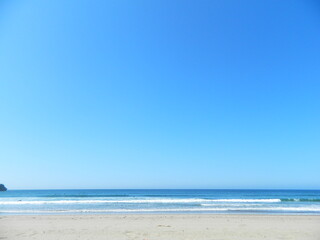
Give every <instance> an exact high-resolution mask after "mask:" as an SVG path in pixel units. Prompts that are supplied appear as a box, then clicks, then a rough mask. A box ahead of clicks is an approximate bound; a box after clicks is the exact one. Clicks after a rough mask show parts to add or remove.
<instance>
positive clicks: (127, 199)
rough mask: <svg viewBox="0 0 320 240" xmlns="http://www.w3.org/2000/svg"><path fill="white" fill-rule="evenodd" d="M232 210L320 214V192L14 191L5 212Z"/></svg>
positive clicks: (3, 202) (4, 201)
mask: <svg viewBox="0 0 320 240" xmlns="http://www.w3.org/2000/svg"><path fill="white" fill-rule="evenodd" d="M71 213H75V214H80V213H82V214H86V213H88V214H89V213H90V214H91V213H224V214H226V213H230V214H235V213H236V214H248V213H249V214H255V213H256V214H312V215H313V214H316V215H320V190H204V189H201V190H200V189H198V190H194V189H187V190H182V189H180V190H151V189H148V190H142V189H141V190H9V191H7V192H0V214H2V215H8V214H71Z"/></svg>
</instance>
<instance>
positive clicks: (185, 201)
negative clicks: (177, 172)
mask: <svg viewBox="0 0 320 240" xmlns="http://www.w3.org/2000/svg"><path fill="white" fill-rule="evenodd" d="M202 202H225V203H228V202H234V203H243V202H245V203H275V202H281V200H280V199H140V200H138V199H131V200H51V201H24V200H19V201H0V205H23V204H35V205H40V204H94V203H202Z"/></svg>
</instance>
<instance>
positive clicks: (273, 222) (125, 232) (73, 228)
mask: <svg viewBox="0 0 320 240" xmlns="http://www.w3.org/2000/svg"><path fill="white" fill-rule="evenodd" d="M0 239H8V240H15V239H39V240H40V239H41V240H49V239H50V240H58V239H64V240H75V239H78V240H85V239H93V240H100V239H104V240H106V239H110V240H111V239H112V240H122V239H141V240H157V239H163V240H175V239H179V240H180V239H183V240H188V239H190V240H191V239H192V240H198V239H199V240H200V239H201V240H206V239H210V240H213V239H216V240H223V239H230V240H231V239H232V240H239V239H243V240H249V239H255V240H257V239H297V240H298V239H299V240H308V239H313V240H320V216H283V215H281V216H277V215H211V214H201V215H200V214H199V215H191V214H190V215H189V214H185V215H182V214H179V215H178V214H177V215H164V214H163V215H160V214H159V215H133V214H132V215H42V216H34V215H33V216H30V215H29V216H1V217H0Z"/></svg>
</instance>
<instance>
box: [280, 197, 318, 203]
mask: <svg viewBox="0 0 320 240" xmlns="http://www.w3.org/2000/svg"><path fill="white" fill-rule="evenodd" d="M281 202H320V199H319V198H282V199H281Z"/></svg>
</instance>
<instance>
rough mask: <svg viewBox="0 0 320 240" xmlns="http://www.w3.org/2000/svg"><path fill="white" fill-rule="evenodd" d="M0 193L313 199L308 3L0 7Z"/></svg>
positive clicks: (316, 133) (316, 72) (314, 95)
mask: <svg viewBox="0 0 320 240" xmlns="http://www.w3.org/2000/svg"><path fill="white" fill-rule="evenodd" d="M0 161H1V166H0V168H1V171H0V172H1V173H0V182H3V183H5V184H6V185H7V186H8V187H9V188H11V189H12V188H15V189H39V188H40V189H46V188H320V174H319V171H320V4H319V2H317V1H312V0H310V1H302V0H301V1H295V0H283V1H278V0H270V1H256V0H252V1H233V0H229V1H228V0H227V1H226V0H221V1H218V0H208V1H204V0H203V1H188V0H183V1H182V0H181V1H178V0H157V1H149V0H144V1H140V0H137V1H131V0H130V1H129V0H128V1H124V0H120V1H118V0H113V1H111V0H110V1H106V0H97V1H89V0H88V1H78V0H70V1H65V0H55V1H42V0H31V1H23V0H22V1H9V0H7V1H1V3H0Z"/></svg>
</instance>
